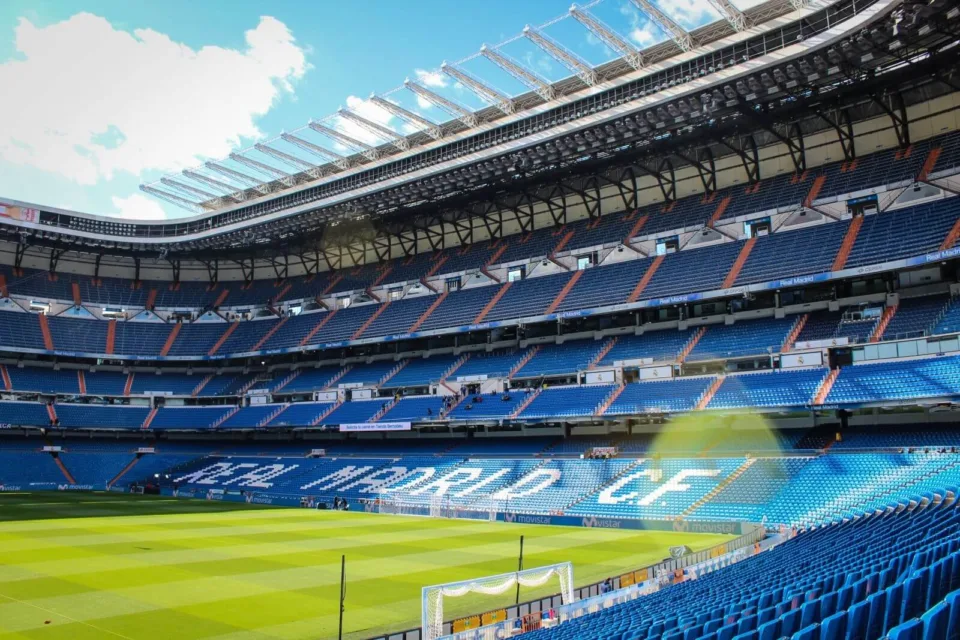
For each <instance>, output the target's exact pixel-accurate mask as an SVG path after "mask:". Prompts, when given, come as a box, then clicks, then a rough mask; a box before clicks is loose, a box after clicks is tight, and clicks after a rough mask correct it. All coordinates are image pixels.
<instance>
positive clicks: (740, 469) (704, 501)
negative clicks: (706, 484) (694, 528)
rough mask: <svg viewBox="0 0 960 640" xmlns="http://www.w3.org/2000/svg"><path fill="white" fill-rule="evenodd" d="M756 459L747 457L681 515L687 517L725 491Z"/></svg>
mask: <svg viewBox="0 0 960 640" xmlns="http://www.w3.org/2000/svg"><path fill="white" fill-rule="evenodd" d="M756 461H757V458H747V459H746V460H744V461H743V464H741V465H740V466H739V467H737V468H736V469H734V470H733V473H731V474H730V475H728V476H727V477H726V478H724V479H723V480H721V481H720V482H719V483H717V485H716V486H715V487H714V488H713V489H711V490H710V491H708V492H707V493H706V494H704V495H703V496H702V497H701V498H699V499H697V500H696V501H694V502H693V504H691V505H690V506H689V507H687V508H686V509H684V510H683V511H681V512H680V517H681V518H686V517H687V516H689V515H690V514H692V513H693V512H694V511H696V510H697V509H699V508H700V507H702V506H703V505H705V504H707V503H708V502H710V501H711V500H713V499H714V498H715V497H716V496H717V495H718V494H719V493H720V492H721V491H723V490H724V489H726V488H727V487H728V486H730V485H731V484H733V483H734V482H736V480H737V478H739V477H740V476H742V475H743V474H744V473H746V471H747V469H749V468H750V467H752V466H753V465H754V463H755V462H756Z"/></svg>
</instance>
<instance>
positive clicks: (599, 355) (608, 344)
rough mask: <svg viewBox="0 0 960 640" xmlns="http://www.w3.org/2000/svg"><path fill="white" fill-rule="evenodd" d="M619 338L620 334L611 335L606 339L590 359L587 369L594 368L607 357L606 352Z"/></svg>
mask: <svg viewBox="0 0 960 640" xmlns="http://www.w3.org/2000/svg"><path fill="white" fill-rule="evenodd" d="M619 339H620V336H613V337H612V338H610V339H609V340H607V341H606V342H605V343H604V345H603V346H602V347H601V348H600V351H598V352H597V355H595V356H593V360H591V361H590V365H589V366H588V367H587V368H588V369H596V368H597V365H599V364H600V363H601V362H602V361H603V359H604V358H606V357H607V354H608V353H610V350H611V349H613V347H614V345H616V344H617V340H619Z"/></svg>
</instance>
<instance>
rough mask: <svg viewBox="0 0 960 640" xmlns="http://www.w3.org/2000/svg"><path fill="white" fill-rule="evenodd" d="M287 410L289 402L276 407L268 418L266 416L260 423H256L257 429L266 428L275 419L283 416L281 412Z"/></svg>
mask: <svg viewBox="0 0 960 640" xmlns="http://www.w3.org/2000/svg"><path fill="white" fill-rule="evenodd" d="M289 408H290V403H289V402H285V403H283V404H282V405H280V406H279V407H277V408H276V409H275V410H274V411H273V412H271V413H270V414H269V415H268V416H266V417H265V418H263V419H262V420H261V421H260V422H258V423H257V428H261V427H265V426H267V425H268V424H270V423H271V422H273V421H274V420H276V419H277V418H279V417H280V416H281V415H283V412H284V411H286V410H287V409H289Z"/></svg>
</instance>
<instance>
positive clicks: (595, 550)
mask: <svg viewBox="0 0 960 640" xmlns="http://www.w3.org/2000/svg"><path fill="white" fill-rule="evenodd" d="M64 497H65V496H64V495H63V494H60V495H57V498H60V500H59V501H60V502H62V501H63V499H64ZM71 497H73V496H71ZM84 497H85V498H87V499H88V501H89V502H91V503H92V504H78V505H77V508H76V510H75V512H74V514H73V515H88V514H91V513H95V512H97V511H98V510H101V509H102V508H103V506H102V505H103V503H110V501H112V500H118V499H122V500H124V501H126V502H127V504H126V505H125V507H124V508H125V509H126V510H127V512H129V513H131V514H134V513H155V512H154V511H153V508H154V507H155V506H159V505H160V504H161V503H159V502H155V501H151V500H149V499H148V500H140V499H139V498H134V497H127V496H104V497H103V500H100V498H101V496H91V495H90V494H86V495H84ZM91 497H95V498H97V499H94V500H90V498H91ZM29 498H33V499H34V500H32V502H37V501H38V500H37V499H36V498H37V496H35V495H34V496H29ZM180 503H181V504H182V505H183V506H184V509H183V511H185V513H179V514H177V513H174V511H175V508H176V507H177V506H178V503H174V504H170V503H169V502H167V503H162V506H163V509H164V515H160V516H157V515H143V516H133V515H131V516H128V517H126V518H118V517H115V516H111V517H107V518H97V517H85V518H71V519H70V520H69V521H68V522H66V523H64V524H66V525H67V527H66V529H60V532H59V535H57V536H44V537H43V538H41V539H39V540H37V539H34V537H33V536H32V534H31V533H30V532H31V531H32V530H40V529H42V530H44V531H47V532H49V531H50V530H51V529H58V526H59V524H60V521H55V522H51V521H50V520H44V521H42V522H38V521H33V522H20V523H16V522H6V523H3V524H0V544H4V543H3V541H9V542H10V543H13V544H15V545H23V546H22V547H21V549H22V553H14V554H3V556H2V558H0V593H2V594H6V595H7V596H8V597H12V598H16V599H18V600H24V601H28V602H29V603H31V604H34V605H36V606H39V607H42V608H43V610H46V611H52V612H55V614H58V615H61V616H66V617H61V618H59V619H55V620H54V621H53V623H52V624H51V625H45V624H44V619H41V618H43V616H42V615H38V612H39V611H40V610H39V609H32V610H31V609H30V608H29V607H27V606H25V605H24V604H17V603H12V602H8V603H6V604H0V631H5V632H8V634H9V637H28V638H33V637H37V638H40V637H42V638H45V639H49V638H60V637H63V638H84V637H93V636H88V635H87V634H88V631H89V629H88V628H83V625H81V624H80V623H79V622H70V621H69V620H68V619H67V617H69V618H76V619H77V620H79V621H86V622H88V623H90V624H94V625H96V626H97V627H100V628H103V629H109V630H111V631H112V632H114V633H117V634H121V635H124V636H128V637H130V638H133V639H134V640H140V639H141V638H143V639H145V640H146V639H152V638H167V637H178V638H181V637H182V638H219V639H222V640H247V639H252V638H291V639H293V638H324V637H329V636H330V635H332V634H334V633H335V628H336V620H337V606H336V605H337V597H338V594H339V569H340V564H339V561H340V554H341V553H345V554H346V555H347V558H348V570H347V573H348V599H347V606H348V614H347V629H348V631H349V632H350V633H349V634H348V637H350V638H364V637H369V636H371V635H374V634H376V633H379V632H383V631H388V630H397V629H400V628H406V627H413V626H417V624H418V620H419V610H420V589H421V588H422V587H423V586H424V585H426V584H433V583H437V582H446V581H450V580H459V579H466V578H472V577H477V576H483V575H489V574H492V573H499V572H505V571H510V570H513V569H514V568H515V567H516V553H517V547H518V540H519V536H520V535H521V534H523V535H525V536H527V539H526V541H527V544H526V563H525V564H526V566H528V567H529V566H537V565H541V564H548V563H552V562H559V561H563V560H571V561H573V562H574V566H575V573H576V579H577V580H576V581H577V582H578V583H587V582H593V581H596V580H597V579H600V578H603V577H606V576H608V575H613V574H616V573H620V572H621V571H623V570H625V569H630V568H636V567H638V566H642V565H646V564H650V563H652V562H656V561H658V560H659V559H661V558H663V557H664V556H665V555H666V554H667V547H668V546H669V545H672V544H689V545H690V546H691V547H694V548H703V547H705V546H709V545H711V544H714V543H716V542H718V541H720V540H722V539H723V537H722V536H698V535H694V534H687V535H677V534H672V533H652V532H651V533H647V532H626V531H616V530H593V529H579V528H562V527H542V526H539V527H534V526H525V525H504V524H493V523H487V522H469V521H452V520H435V519H422V518H404V517H388V516H378V515H368V514H357V513H323V512H316V511H308V510H300V509H283V510H281V509H273V510H262V509H255V510H245V509H244V508H243V506H242V505H241V506H239V508H238V507H237V506H236V505H234V506H232V507H231V508H229V509H225V508H223V505H222V504H221V503H207V502H204V501H191V502H189V503H183V501H180ZM197 505H201V506H205V507H207V508H208V509H209V511H207V512H203V510H202V509H200V508H199V507H198V506H197ZM2 506H4V502H3V496H0V507H2ZM56 507H57V510H58V511H60V510H63V505H59V504H58V505H56ZM34 509H35V507H30V508H29V509H28V510H24V511H26V512H28V513H33V511H34ZM6 515H7V518H6V519H7V520H11V518H10V517H9V513H7V514H6ZM218 519H219V523H218ZM272 525H276V527H277V529H276V530H271V526H272ZM11 528H13V529H19V531H11ZM177 533H182V534H185V535H182V536H181V535H173V536H172V537H167V536H168V535H169V534H177ZM71 534H75V535H77V537H78V541H83V543H84V544H82V545H79V550H77V549H78V547H71V546H70V544H69V538H70V535H71ZM97 536H102V540H104V541H109V542H105V543H102V544H97V543H96V538H97ZM116 536H121V537H120V538H117V537H116ZM127 538H129V539H127ZM31 542H34V543H37V544H38V545H39V546H37V547H30V543H31ZM45 542H46V544H47V546H43V545H44V543H45ZM136 547H141V548H136ZM4 548H6V546H5V545H4ZM44 553H46V554H48V555H44ZM57 553H62V554H64V556H65V559H63V560H54V559H51V556H50V555H49V554H57ZM38 558H44V559H43V560H38ZM554 591H556V586H555V585H550V586H547V587H544V588H543V595H545V594H547V593H551V592H554ZM508 595H510V594H508ZM533 595H535V594H532V593H531V594H525V596H527V597H533ZM505 603H506V600H503V599H502V598H501V601H494V600H489V599H480V598H472V599H469V600H468V599H463V600H460V601H450V603H449V606H448V608H447V610H448V612H451V614H452V615H453V614H456V615H460V614H466V613H470V612H476V611H477V610H478V607H480V608H483V609H487V608H493V607H496V606H500V605H502V604H505ZM55 614H49V615H55ZM47 619H50V618H49V617H48V618H47ZM186 627H189V629H187V628H186ZM0 637H4V638H5V639H6V637H5V636H2V634H0Z"/></svg>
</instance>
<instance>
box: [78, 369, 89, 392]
mask: <svg viewBox="0 0 960 640" xmlns="http://www.w3.org/2000/svg"><path fill="white" fill-rule="evenodd" d="M77 388H78V389H79V390H80V395H82V396H85V395H87V376H86V374H85V373H84V372H83V370H81V369H77Z"/></svg>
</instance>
